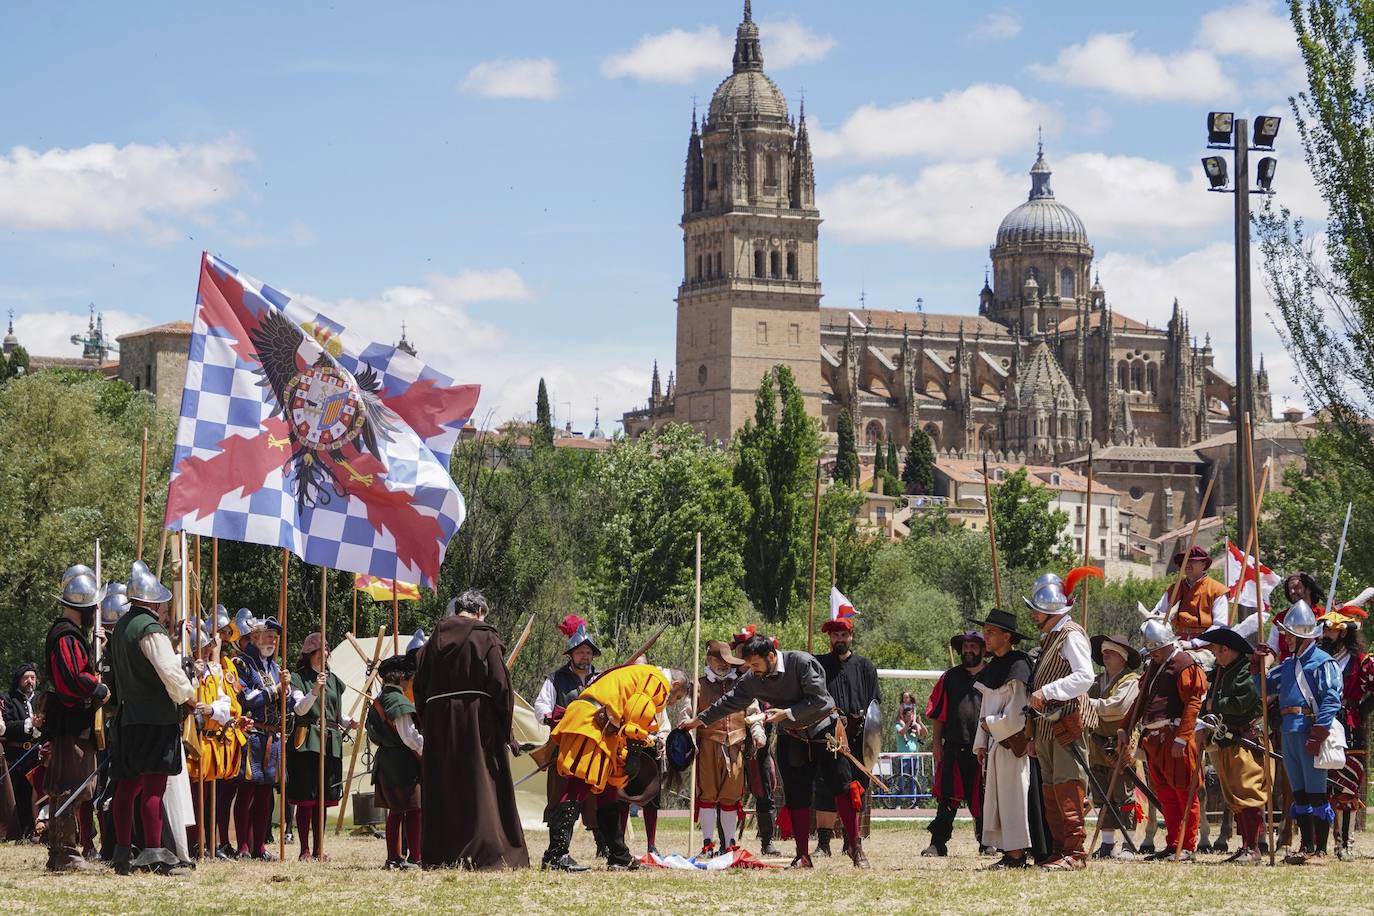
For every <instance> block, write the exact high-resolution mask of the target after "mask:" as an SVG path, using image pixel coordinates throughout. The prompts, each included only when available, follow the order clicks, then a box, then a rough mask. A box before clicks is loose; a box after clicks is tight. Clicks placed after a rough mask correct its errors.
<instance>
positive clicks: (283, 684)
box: [277, 547, 291, 862]
mask: <svg viewBox="0 0 1374 916" xmlns="http://www.w3.org/2000/svg"><path fill="white" fill-rule="evenodd" d="M290 564H291V551H289V550H287V549H286V548H285V547H283V548H282V549H281V590H280V591H279V592H278V594H277V619H278V620H279V621H280V622H281V648H280V650H279V651H280V653H281V656H280V657H281V661H280V665H279V668H280V672H279V677H280V685H279V686H280V688H281V689H280V690H279V691H278V692H279V694H280V695H281V743H280V747H279V749H278V756H277V791H278V792H279V793H280V794H281V797H280V798H278V799H277V861H279V862H284V861H286V695H287V694H288V693H290V692H291V683H290V682H289V681H288V680H287V678H286V637H287V635H288V633H287V630H286V617H287V614H286V575H287V570H288V568H289V567H290Z"/></svg>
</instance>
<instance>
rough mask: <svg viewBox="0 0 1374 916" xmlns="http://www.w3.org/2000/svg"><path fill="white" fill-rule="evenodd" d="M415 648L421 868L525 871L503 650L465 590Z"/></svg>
mask: <svg viewBox="0 0 1374 916" xmlns="http://www.w3.org/2000/svg"><path fill="white" fill-rule="evenodd" d="M449 610H450V616H448V617H445V618H444V619H443V620H441V621H440V622H439V626H438V628H437V629H436V630H435V631H434V635H433V636H432V637H430V640H429V642H427V643H425V646H424V648H423V649H421V650H420V654H419V658H418V661H417V670H416V673H415V681H414V690H415V711H416V715H417V716H418V717H419V719H420V731H421V732H422V733H423V734H424V736H425V754H424V757H422V758H421V761H420V786H421V792H420V797H421V798H422V799H423V803H422V808H421V815H420V833H421V837H422V839H423V842H422V846H421V856H422V859H421V862H422V864H423V865H424V867H425V868H440V867H444V866H457V867H462V868H470V869H476V870H495V869H501V868H528V867H529V864H530V857H529V851H528V850H527V849H526V847H525V832H524V829H523V828H522V827H521V826H520V811H519V809H518V808H517V807H516V805H515V787H514V785H513V784H512V782H511V775H510V758H509V756H508V749H511V748H512V747H513V746H514V744H513V739H512V737H511V718H512V716H513V715H514V713H515V694H514V692H513V691H512V690H511V686H510V676H509V674H508V673H507V671H506V661H505V655H506V647H505V644H504V643H503V642H502V641H501V635H500V634H499V633H497V632H496V628H495V627H493V626H492V625H491V624H489V623H487V622H486V621H485V617H486V615H487V603H486V599H484V598H483V597H482V595H481V593H480V592H477V591H466V592H464V593H463V594H461V595H459V596H458V597H457V598H455V599H454V601H453V602H452V603H451V604H450V605H449Z"/></svg>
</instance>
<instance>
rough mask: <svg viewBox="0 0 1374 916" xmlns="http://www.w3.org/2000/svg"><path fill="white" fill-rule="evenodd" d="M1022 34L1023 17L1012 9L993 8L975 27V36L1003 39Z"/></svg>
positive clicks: (992, 39)
mask: <svg viewBox="0 0 1374 916" xmlns="http://www.w3.org/2000/svg"><path fill="white" fill-rule="evenodd" d="M1020 34H1021V17H1020V16H1018V15H1016V13H1014V12H1012V11H1011V10H1005V9H1003V10H993V11H992V12H991V13H988V14H987V15H986V16H984V17H983V18H982V19H980V20H978V24H977V25H976V26H974V27H973V37H974V38H981V39H985V40H988V41H1001V40H1005V39H1007V38H1015V37H1016V36H1017V35H1020Z"/></svg>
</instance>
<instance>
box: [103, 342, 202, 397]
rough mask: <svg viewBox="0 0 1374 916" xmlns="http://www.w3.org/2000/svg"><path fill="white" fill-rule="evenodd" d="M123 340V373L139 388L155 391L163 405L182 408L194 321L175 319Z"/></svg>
mask: <svg viewBox="0 0 1374 916" xmlns="http://www.w3.org/2000/svg"><path fill="white" fill-rule="evenodd" d="M118 340H119V377H120V378H121V379H123V380H124V381H126V382H128V383H129V384H130V385H133V386H134V390H135V391H151V392H152V393H153V394H154V396H155V397H156V398H157V403H158V406H159V407H164V408H166V409H168V410H171V411H179V410H181V392H182V388H183V387H184V386H185V384H186V359H187V354H188V353H189V352H190V347H191V323H190V322H189V321H172V322H169V323H167V324H160V325H157V326H155V327H151V328H144V329H143V330H141V331H131V332H130V333H128V334H125V335H123V336H121V337H119V338H118Z"/></svg>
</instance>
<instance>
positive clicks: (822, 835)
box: [814, 827, 831, 859]
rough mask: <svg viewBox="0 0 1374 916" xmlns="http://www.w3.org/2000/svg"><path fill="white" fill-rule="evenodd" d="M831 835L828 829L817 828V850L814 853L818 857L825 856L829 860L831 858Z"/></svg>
mask: <svg viewBox="0 0 1374 916" xmlns="http://www.w3.org/2000/svg"><path fill="white" fill-rule="evenodd" d="M830 833H831V831H830V828H828V827H817V828H816V848H815V850H814V851H815V853H816V855H818V856H825V857H826V858H827V859H828V858H830Z"/></svg>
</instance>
